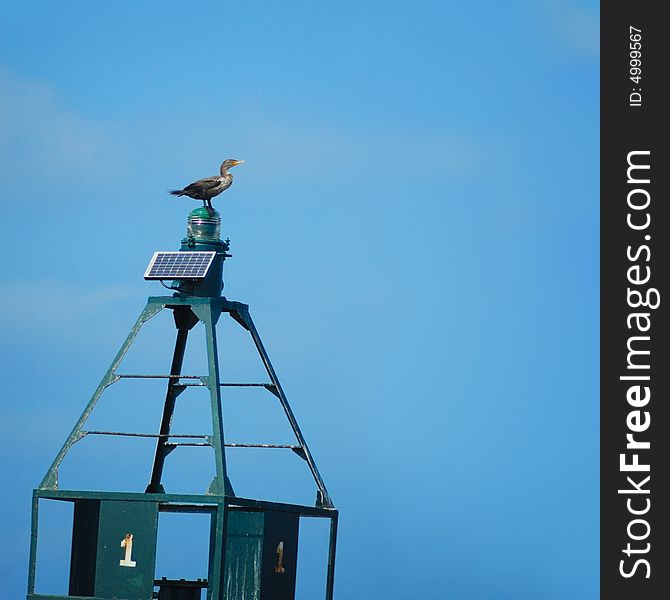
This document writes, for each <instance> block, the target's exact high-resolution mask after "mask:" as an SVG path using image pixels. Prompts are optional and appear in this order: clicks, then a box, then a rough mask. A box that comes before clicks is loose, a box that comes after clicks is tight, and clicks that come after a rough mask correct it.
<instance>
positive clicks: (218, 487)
mask: <svg viewBox="0 0 670 600" xmlns="http://www.w3.org/2000/svg"><path fill="white" fill-rule="evenodd" d="M192 310H193V312H194V313H195V314H196V316H197V317H198V318H199V319H200V320H201V321H202V322H203V323H204V326H205V337H206V343H207V365H208V376H207V387H208V388H209V397H210V403H211V410H212V434H213V435H212V440H211V442H212V446H213V448H214V458H215V463H216V476H215V477H214V481H212V484H211V485H210V487H209V489H208V490H207V493H208V494H214V495H218V496H224V495H226V494H229V495H234V494H233V491H232V486H231V485H230V482H229V481H228V474H227V472H226V458H225V453H224V437H223V414H222V409H221V385H220V384H221V381H220V378H219V354H218V349H217V345H216V323H217V321H218V320H219V317H220V316H221V303H220V301H216V300H214V299H211V298H210V299H209V300H208V302H207V303H206V304H194V305H192Z"/></svg>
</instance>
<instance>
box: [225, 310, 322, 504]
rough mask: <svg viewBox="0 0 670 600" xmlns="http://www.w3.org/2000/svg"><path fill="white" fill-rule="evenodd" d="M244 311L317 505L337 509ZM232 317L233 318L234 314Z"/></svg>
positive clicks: (259, 339)
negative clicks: (301, 455) (311, 480)
mask: <svg viewBox="0 0 670 600" xmlns="http://www.w3.org/2000/svg"><path fill="white" fill-rule="evenodd" d="M242 310H243V314H242V315H240V316H241V317H242V319H243V321H244V323H243V324H244V326H245V328H246V329H248V331H249V333H250V334H251V338H252V339H253V341H254V344H255V346H256V349H257V350H258V354H259V355H260V357H261V360H262V361H263V365H264V366H265V370H266V371H267V374H268V376H269V377H270V381H272V384H273V385H274V388H275V391H276V394H275V395H276V396H277V397H278V398H279V401H280V402H281V405H282V408H283V409H284V413H286V418H287V419H288V421H289V423H290V424H291V428H292V429H293V433H294V434H295V437H296V440H297V441H298V444H300V447H301V448H302V451H303V453H304V458H305V460H306V461H307V464H308V465H309V470H310V471H311V472H312V476H313V477H314V481H315V482H316V485H317V487H318V488H319V490H318V494H317V505H318V506H321V507H323V508H335V506H334V505H333V501H332V500H331V499H330V495H329V494H328V490H327V489H326V484H325V483H324V482H323V479H322V478H321V474H320V473H319V470H318V469H317V468H316V463H315V462H314V458H313V457H312V453H311V452H310V451H309V447H308V446H307V442H306V441H305V438H304V436H303V435H302V431H300V426H299V425H298V421H296V418H295V415H294V414H293V411H292V410H291V406H290V405H289V403H288V400H287V398H286V394H284V390H283V389H282V386H281V383H279V378H278V377H277V373H275V370H274V367H273V366H272V363H271V362H270V357H269V356H268V353H267V351H266V350H265V346H263V342H262V340H261V337H260V335H258V330H257V329H256V326H255V325H254V322H253V320H252V318H251V315H250V314H249V310H248V307H247V308H244V309H242ZM231 316H233V314H232V313H231ZM233 318H235V317H233ZM235 320H238V319H235Z"/></svg>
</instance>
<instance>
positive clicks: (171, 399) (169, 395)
mask: <svg viewBox="0 0 670 600" xmlns="http://www.w3.org/2000/svg"><path fill="white" fill-rule="evenodd" d="M174 322H175V325H176V327H177V340H176V341H175V345H174V354H173V355H172V366H171V367H170V377H169V379H168V384H167V391H166V392H165V405H164V406H163V416H162V418H161V426H160V432H159V437H158V441H157V442H156V455H155V456H154V465H153V468H152V470H151V480H150V481H149V485H148V486H147V489H146V493H148V494H150V493H153V494H157V493H161V494H162V493H165V489H164V488H163V484H162V483H161V479H162V477H163V467H164V465H165V458H166V457H167V455H168V454H169V453H170V452H172V450H174V444H170V443H169V442H168V436H169V434H170V425H171V424H172V415H173V414H174V408H175V403H176V401H177V396H179V394H181V392H183V391H184V386H183V385H180V384H179V378H178V377H176V376H177V375H180V374H181V369H182V365H183V363H184V352H185V351H186V341H187V339H188V332H189V331H190V330H191V329H192V328H193V327H194V325H195V324H196V323H197V322H198V317H196V316H195V315H194V314H193V311H192V310H191V309H190V308H189V307H188V306H176V307H175V308H174Z"/></svg>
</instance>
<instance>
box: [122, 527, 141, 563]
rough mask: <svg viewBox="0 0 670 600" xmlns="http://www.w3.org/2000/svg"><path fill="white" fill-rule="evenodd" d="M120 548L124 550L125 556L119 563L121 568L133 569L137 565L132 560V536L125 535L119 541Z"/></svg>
mask: <svg viewBox="0 0 670 600" xmlns="http://www.w3.org/2000/svg"><path fill="white" fill-rule="evenodd" d="M121 548H125V549H126V556H125V558H124V559H123V560H120V561H119V566H121V567H135V566H137V563H136V562H135V561H134V560H133V534H132V533H126V537H124V538H123V539H122V540H121Z"/></svg>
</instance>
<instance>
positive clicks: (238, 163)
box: [233, 160, 244, 167]
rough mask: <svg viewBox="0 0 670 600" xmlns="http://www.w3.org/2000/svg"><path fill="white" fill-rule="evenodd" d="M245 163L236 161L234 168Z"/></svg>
mask: <svg viewBox="0 0 670 600" xmlns="http://www.w3.org/2000/svg"><path fill="white" fill-rule="evenodd" d="M243 162H244V161H243V160H236V161H235V164H234V165H233V167H236V166H237V165H241V164H242V163H243Z"/></svg>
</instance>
